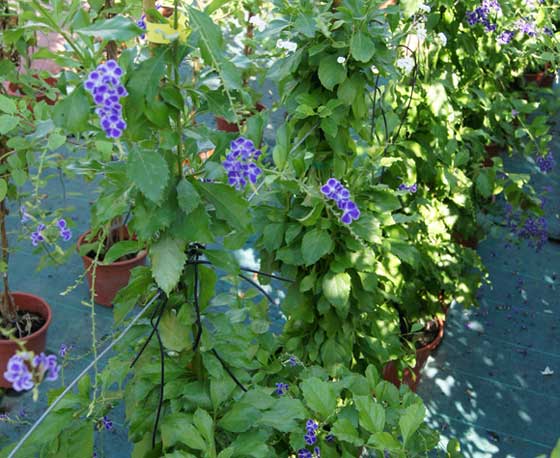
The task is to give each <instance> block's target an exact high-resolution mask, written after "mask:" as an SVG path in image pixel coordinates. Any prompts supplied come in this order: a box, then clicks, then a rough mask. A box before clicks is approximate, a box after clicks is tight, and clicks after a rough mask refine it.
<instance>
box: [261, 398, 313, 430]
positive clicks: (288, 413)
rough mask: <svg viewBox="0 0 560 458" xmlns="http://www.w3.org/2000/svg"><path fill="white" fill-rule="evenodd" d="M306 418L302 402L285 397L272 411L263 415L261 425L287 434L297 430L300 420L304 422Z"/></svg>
mask: <svg viewBox="0 0 560 458" xmlns="http://www.w3.org/2000/svg"><path fill="white" fill-rule="evenodd" d="M306 416H307V415H306V412H305V408H304V407H303V404H302V403H301V401H299V400H298V399H291V398H286V397H283V398H280V399H278V400H277V401H276V404H275V405H274V407H272V409H270V410H268V411H267V412H265V413H264V414H263V416H262V418H261V420H260V421H259V423H260V424H262V425H264V426H270V427H272V428H274V429H276V430H277V431H281V432H285V433H287V432H291V431H292V430H294V429H295V428H297V427H298V420H303V419H304V418H306Z"/></svg>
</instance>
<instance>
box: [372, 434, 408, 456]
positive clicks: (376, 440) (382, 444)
mask: <svg viewBox="0 0 560 458" xmlns="http://www.w3.org/2000/svg"><path fill="white" fill-rule="evenodd" d="M368 444H369V445H373V446H375V448H377V450H380V451H384V450H389V451H390V452H392V451H395V450H400V449H401V448H402V446H401V443H400V442H399V441H398V440H397V439H395V438H394V437H393V436H391V434H389V433H385V432H381V433H375V434H372V435H371V436H370V438H369V440H368Z"/></svg>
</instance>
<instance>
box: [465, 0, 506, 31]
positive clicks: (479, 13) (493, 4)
mask: <svg viewBox="0 0 560 458" xmlns="http://www.w3.org/2000/svg"><path fill="white" fill-rule="evenodd" d="M501 11H502V7H501V6H500V3H499V2H498V1H497V0H482V3H481V4H480V6H479V7H477V8H475V9H474V10H473V11H467V13H466V17H467V23H468V24H469V25H470V26H474V25H476V24H482V25H483V26H484V29H485V30H486V32H493V31H494V30H496V24H495V23H493V22H491V20H490V15H491V14H494V15H497V14H499V13H500V12H501Z"/></svg>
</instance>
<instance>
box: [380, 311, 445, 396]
mask: <svg viewBox="0 0 560 458" xmlns="http://www.w3.org/2000/svg"><path fill="white" fill-rule="evenodd" d="M435 320H436V321H437V323H438V325H439V329H438V333H437V336H436V338H435V339H434V340H432V341H431V342H430V343H429V344H428V345H425V346H423V347H422V348H419V349H417V350H416V365H415V366H414V368H413V369H412V373H411V371H410V369H408V368H407V369H405V370H404V371H403V378H402V380H401V379H399V371H398V369H397V365H396V363H395V361H389V362H388V363H387V364H386V365H385V367H384V368H383V379H384V380H387V381H388V382H391V383H392V384H393V385H395V386H396V387H397V388H399V387H400V386H401V383H404V384H406V385H408V386H409V388H410V389H411V390H412V391H416V388H417V387H418V382H420V371H421V370H422V368H423V367H424V364H426V360H427V359H428V356H430V353H432V352H433V351H434V350H435V349H436V348H437V347H438V346H439V344H440V343H441V340H442V339H443V329H444V321H443V320H442V319H440V318H435ZM412 374H414V376H413V375H412Z"/></svg>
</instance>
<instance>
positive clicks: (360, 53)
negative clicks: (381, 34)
mask: <svg viewBox="0 0 560 458" xmlns="http://www.w3.org/2000/svg"><path fill="white" fill-rule="evenodd" d="M350 52H351V53H352V57H353V58H354V59H356V60H357V61H360V62H365V63H367V62H369V61H370V60H371V58H372V57H373V55H374V53H375V43H374V42H373V40H372V39H371V37H370V36H368V35H366V34H365V33H364V32H362V31H361V30H358V32H356V33H355V34H354V36H353V37H352V41H351V42H350Z"/></svg>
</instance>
